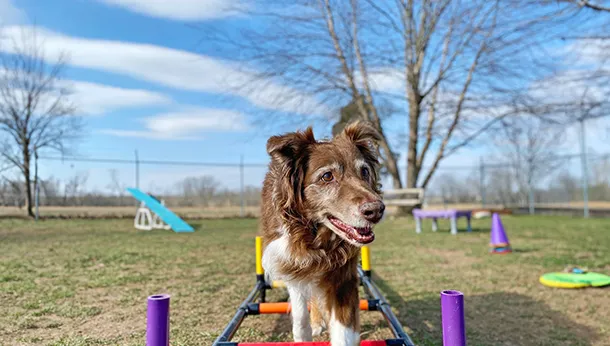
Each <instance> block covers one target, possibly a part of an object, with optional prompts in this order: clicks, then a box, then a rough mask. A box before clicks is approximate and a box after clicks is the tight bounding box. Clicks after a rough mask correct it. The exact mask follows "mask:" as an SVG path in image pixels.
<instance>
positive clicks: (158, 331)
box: [146, 294, 169, 346]
mask: <svg viewBox="0 0 610 346" xmlns="http://www.w3.org/2000/svg"><path fill="white" fill-rule="evenodd" d="M146 346H169V295H167V294H157V295H154V296H150V297H148V309H147V311H146Z"/></svg>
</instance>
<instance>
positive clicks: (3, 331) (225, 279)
mask: <svg viewBox="0 0 610 346" xmlns="http://www.w3.org/2000/svg"><path fill="white" fill-rule="evenodd" d="M503 222H504V225H505V228H506V229H507V232H508V235H509V237H510V240H511V242H512V245H513V247H514V249H515V250H516V252H515V253H513V254H510V255H490V254H488V252H487V250H488V247H487V243H488V241H489V233H488V232H489V225H490V220H489V219H485V220H477V221H475V222H474V225H473V226H474V230H473V232H472V233H470V234H466V233H459V234H458V235H457V236H451V235H450V234H449V233H448V224H447V223H441V228H442V230H443V231H442V232H437V233H432V232H430V231H429V229H430V224H424V227H425V229H424V233H422V234H420V235H416V234H415V232H414V229H413V223H412V221H411V220H410V219H397V220H386V221H384V222H383V223H382V224H381V225H380V226H379V227H378V228H377V239H376V241H375V242H374V243H373V245H372V247H371V250H372V261H373V270H374V272H375V280H376V281H377V283H378V285H379V286H380V288H381V289H382V290H383V292H384V294H385V295H386V297H387V298H388V300H389V301H390V303H391V304H392V305H393V308H394V309H395V312H396V314H397V316H398V318H399V320H400V321H401V322H402V323H403V325H404V327H405V330H406V331H407V332H408V333H410V334H411V336H412V337H413V339H414V340H415V342H416V343H417V344H419V345H440V344H441V330H440V316H439V311H440V308H439V295H438V294H439V291H441V290H442V289H457V290H461V291H463V292H464V293H465V294H466V325H467V333H468V339H469V345H471V346H475V345H610V313H609V311H610V291H609V290H608V289H607V288H605V289H585V290H559V289H551V288H547V287H544V286H542V285H541V284H539V283H538V277H539V276H540V275H541V274H542V273H544V272H548V271H560V270H562V269H563V268H564V266H566V265H570V264H578V265H581V266H587V267H588V268H589V269H590V270H596V271H600V272H605V273H609V272H610V255H609V253H608V249H610V233H609V232H610V222H609V221H608V220H607V219H592V220H586V221H585V220H582V219H570V218H558V217H555V218H551V217H508V216H507V217H503ZM192 224H193V225H194V226H196V228H197V231H196V232H195V233H193V234H175V233H173V232H170V231H153V232H138V231H135V230H134V229H133V227H132V221H131V220H47V221H43V222H39V223H33V222H31V221H26V220H16V219H3V220H0V306H1V307H2V308H1V309H0V345H74V346H76V345H144V333H145V325H146V313H145V310H146V297H147V296H148V295H151V294H155V293H164V292H165V293H169V294H171V295H172V307H171V308H172V315H171V331H172V332H171V333H172V334H171V337H172V345H176V346H178V345H210V344H211V343H212V341H213V340H214V338H215V337H216V336H217V335H218V333H219V332H220V331H221V330H222V328H224V326H225V324H226V323H227V322H228V321H229V320H230V318H231V316H232V315H233V313H234V312H235V309H236V308H237V306H238V305H239V303H240V302H241V301H242V299H244V298H245V295H246V294H247V292H248V291H249V290H250V289H251V286H252V285H253V283H254V276H253V271H254V261H253V259H254V249H253V245H254V236H255V234H256V228H257V220H255V219H243V220H231V219H225V220H207V221H197V222H192ZM269 298H271V299H274V300H285V299H286V298H287V295H286V293H285V292H284V291H281V290H277V291H274V292H271V295H270V297H269ZM290 328H291V327H290V321H289V318H288V316H256V317H250V318H247V319H246V321H245V322H244V324H243V325H242V327H241V328H240V331H239V333H238V334H237V336H236V338H235V340H238V341H246V340H247V341H265V340H266V341H278V340H290V338H291V334H290ZM362 335H363V339H376V338H385V337H390V336H391V335H390V332H389V330H388V328H387V327H386V323H385V321H384V320H383V319H382V317H381V315H380V314H379V313H377V312H363V313H362ZM326 338H328V334H323V336H322V339H326Z"/></svg>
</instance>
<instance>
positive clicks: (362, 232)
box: [356, 227, 371, 235]
mask: <svg viewBox="0 0 610 346" xmlns="http://www.w3.org/2000/svg"><path fill="white" fill-rule="evenodd" d="M356 231H357V232H358V234H360V235H369V234H371V229H370V228H368V227H366V228H356Z"/></svg>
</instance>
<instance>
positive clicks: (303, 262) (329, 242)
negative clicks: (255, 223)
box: [261, 122, 385, 346]
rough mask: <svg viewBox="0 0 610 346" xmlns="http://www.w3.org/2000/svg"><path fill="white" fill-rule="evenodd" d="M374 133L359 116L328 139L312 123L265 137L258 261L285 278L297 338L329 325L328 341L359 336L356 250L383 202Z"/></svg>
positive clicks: (339, 345) (337, 343)
mask: <svg viewBox="0 0 610 346" xmlns="http://www.w3.org/2000/svg"><path fill="white" fill-rule="evenodd" d="M378 140H379V137H378V133H377V132H376V131H375V130H374V128H372V127H371V126H369V125H367V124H365V123H361V122H358V123H353V124H351V125H348V126H347V127H346V128H345V129H344V131H343V132H342V133H340V134H338V135H337V136H335V137H334V138H333V139H332V140H329V141H316V139H315V138H314V135H313V132H312V129H311V127H310V128H308V129H307V130H305V131H298V132H293V133H288V134H284V135H282V136H273V137H271V138H269V140H268V142H267V152H268V153H269V155H270V156H271V163H270V165H269V171H268V173H267V175H266V177H265V181H264V185H263V191H262V216H261V233H262V237H263V244H264V246H265V250H264V254H263V267H264V269H265V271H266V272H267V273H268V275H269V276H270V277H271V278H272V279H273V280H283V281H284V282H285V283H286V287H287V289H288V292H289V295H290V301H291V304H292V322H293V326H292V331H293V337H294V340H295V341H311V340H312V337H313V336H315V335H318V334H319V333H320V332H321V331H322V328H323V326H328V330H329V334H330V340H331V345H332V346H353V345H359V343H360V321H359V307H358V302H359V297H358V286H359V279H358V272H357V265H358V254H359V249H360V246H362V245H364V244H368V243H370V242H372V241H373V240H374V238H375V235H374V233H373V230H372V227H373V225H375V224H376V223H378V222H379V220H381V218H382V216H383V212H384V209H385V206H384V204H383V202H382V200H381V196H380V191H379V184H378V182H377V180H378V169H379V163H378V156H377V150H376V142H377V141H378ZM308 303H309V305H310V307H311V316H310V313H309V311H308V308H307V306H308Z"/></svg>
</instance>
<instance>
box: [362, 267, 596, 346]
mask: <svg viewBox="0 0 610 346" xmlns="http://www.w3.org/2000/svg"><path fill="white" fill-rule="evenodd" d="M373 279H374V280H375V283H376V284H377V286H378V287H379V288H380V289H381V291H382V292H383V294H384V295H385V296H386V299H387V300H388V302H389V303H390V304H391V305H392V307H393V309H394V311H395V312H396V313H397V317H398V319H399V320H400V322H401V323H402V324H403V325H404V326H406V327H407V328H408V329H406V330H407V333H409V334H410V335H411V337H412V338H413V339H414V342H415V343H416V344H418V345H442V326H441V316H440V292H438V293H434V294H430V295H426V296H423V297H421V298H418V299H414V300H409V301H408V302H407V301H405V300H404V299H403V298H402V297H401V296H400V294H398V293H397V292H396V291H395V290H393V289H392V288H391V287H390V286H389V285H388V284H387V283H386V282H385V281H384V280H383V279H381V278H380V277H378V276H377V275H374V277H373ZM465 309H466V313H465V314H466V335H467V339H468V344H469V345H471V346H474V345H583V346H584V345H592V344H593V342H595V341H596V340H597V339H598V338H599V335H598V333H597V332H596V331H595V330H594V329H593V328H590V327H588V326H585V325H582V324H579V323H578V322H576V321H574V320H571V319H570V318H568V317H567V316H565V315H564V314H562V312H561V311H555V310H552V309H551V308H549V307H548V306H546V305H545V304H543V303H541V302H539V301H536V300H534V299H532V298H531V297H529V296H526V295H522V294H517V293H509V292H495V293H491V294H482V295H476V296H466V297H465ZM383 322H384V323H385V321H383ZM409 329H410V330H411V332H408V330H409Z"/></svg>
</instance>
